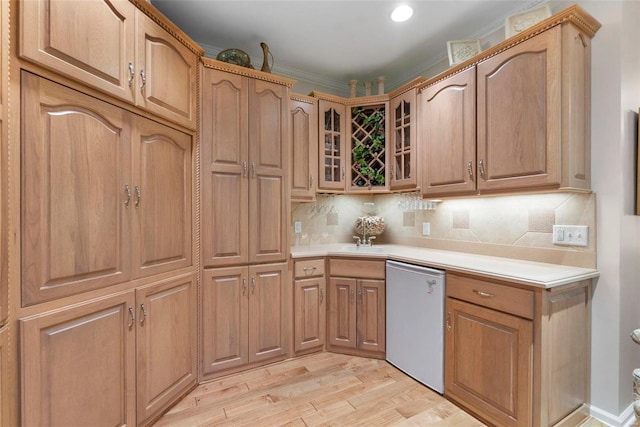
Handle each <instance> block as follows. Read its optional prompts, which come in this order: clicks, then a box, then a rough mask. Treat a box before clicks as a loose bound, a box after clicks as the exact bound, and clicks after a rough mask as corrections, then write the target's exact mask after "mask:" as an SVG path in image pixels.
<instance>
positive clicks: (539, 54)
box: [478, 26, 562, 190]
mask: <svg viewBox="0 0 640 427" xmlns="http://www.w3.org/2000/svg"><path fill="white" fill-rule="evenodd" d="M560 31H561V27H560V26H557V27H554V28H552V29H550V30H548V31H545V32H544V33H542V34H539V35H537V36H535V37H533V38H531V39H529V40H527V41H526V42H523V43H521V44H519V45H517V46H514V47H512V48H511V49H508V50H506V51H504V52H502V53H500V54H498V55H496V56H494V57H492V58H490V59H487V60H486V61H483V62H481V63H479V64H478V172H479V174H480V180H479V181H478V189H480V190H494V189H505V188H506V189H509V188H518V187H519V188H522V187H527V188H529V187H534V186H535V187H541V186H547V187H548V186H558V185H559V183H560V165H559V161H560V136H561V135H560V133H561V130H560V107H561V102H562V100H561V97H560V91H561V87H560V77H561V76H560V66H561V57H560V56H561V49H560Z"/></svg>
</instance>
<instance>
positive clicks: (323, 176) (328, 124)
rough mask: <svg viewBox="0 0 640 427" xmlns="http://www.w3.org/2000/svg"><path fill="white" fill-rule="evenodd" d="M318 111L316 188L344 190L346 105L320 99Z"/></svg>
mask: <svg viewBox="0 0 640 427" xmlns="http://www.w3.org/2000/svg"><path fill="white" fill-rule="evenodd" d="M318 113H319V119H320V135H319V137H320V138H319V139H320V141H319V142H320V150H319V153H320V156H319V165H318V166H319V168H318V171H319V175H320V176H319V177H318V188H319V189H321V190H344V188H345V176H346V165H345V160H346V159H345V157H346V155H345V151H346V149H345V145H346V144H345V141H346V135H345V116H346V106H345V105H344V104H340V103H337V102H333V101H328V100H324V99H320V100H319V102H318Z"/></svg>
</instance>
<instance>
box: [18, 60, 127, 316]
mask: <svg viewBox="0 0 640 427" xmlns="http://www.w3.org/2000/svg"><path fill="white" fill-rule="evenodd" d="M128 120H129V116H128V115H127V113H126V112H124V111H123V110H120V109H118V108H116V107H114V106H112V105H110V104H107V103H104V102H101V101H98V100H96V99H95V98H92V97H89V96H86V95H83V94H81V93H80V92H76V91H74V90H71V89H68V88H66V87H64V86H61V85H58V84H55V83H53V82H50V81H49V80H45V79H41V78H39V77H37V76H35V75H33V74H30V73H27V72H23V74H22V150H23V151H22V257H21V259H22V297H23V304H25V305H30V304H35V303H39V302H43V301H47V300H51V299H55V298H60V297H63V296H69V295H73V294H77V293H80V292H86V291H89V290H94V289H97V288H101V287H105V286H109V285H112V284H115V283H120V282H124V281H126V280H128V279H129V278H130V276H131V261H130V260H131V256H130V236H131V232H130V220H131V215H130V211H131V210H132V209H134V208H133V203H132V198H131V197H129V195H128V194H129V192H130V191H132V190H133V184H132V181H131V146H130V125H129V123H128Z"/></svg>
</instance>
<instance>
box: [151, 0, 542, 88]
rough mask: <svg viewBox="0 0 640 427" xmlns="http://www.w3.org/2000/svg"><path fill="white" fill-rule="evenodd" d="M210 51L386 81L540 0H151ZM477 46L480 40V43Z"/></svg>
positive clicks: (313, 76)
mask: <svg viewBox="0 0 640 427" xmlns="http://www.w3.org/2000/svg"><path fill="white" fill-rule="evenodd" d="M151 3H152V4H153V5H154V6H155V7H157V8H158V9H159V10H160V11H161V12H162V13H163V14H164V15H165V16H167V17H168V18H169V19H170V20H171V21H173V22H174V23H175V24H176V25H178V26H179V27H180V28H181V29H182V30H183V31H184V32H185V33H187V34H188V35H189V36H190V37H191V38H192V39H193V40H195V41H196V42H198V43H199V44H200V45H201V46H202V47H203V48H204V49H205V50H206V52H207V56H213V57H215V56H216V55H217V54H218V53H219V52H220V51H221V50H224V49H227V48H238V49H242V50H244V51H245V52H247V53H248V54H249V55H250V57H251V62H252V65H253V66H254V67H255V68H260V67H261V65H262V62H263V61H262V57H263V53H262V49H261V48H260V42H266V43H267V44H268V45H269V48H270V51H271V53H272V55H273V58H274V62H273V67H272V68H273V72H275V73H277V74H282V75H286V76H289V77H292V78H297V79H300V78H301V77H302V78H303V79H304V78H306V80H311V81H313V80H323V81H326V82H332V83H333V84H334V85H335V86H343V87H348V81H349V80H351V79H357V80H360V81H364V80H373V79H375V78H376V77H377V76H385V77H386V82H387V89H393V86H394V85H395V86H397V85H399V84H401V83H403V82H406V81H408V80H410V79H411V78H413V77H416V76H418V75H420V74H421V71H423V70H425V69H426V68H428V67H429V66H430V65H433V64H435V63H437V62H438V61H441V60H442V59H443V58H446V57H447V50H446V43H447V41H448V40H462V39H478V38H482V37H483V36H485V35H487V34H489V33H491V32H493V31H495V30H497V29H499V28H501V27H502V26H503V25H504V19H505V17H506V16H508V15H511V14H514V13H518V12H521V11H523V10H526V9H529V8H531V7H533V6H536V5H539V4H540V3H542V0H527V1H524V0H406V1H389V0H343V1H333V0H277V1H267V0H253V1H245V0H151ZM401 3H403V4H409V5H410V6H412V7H413V9H414V13H413V17H412V18H411V19H409V20H408V21H407V22H404V23H396V22H393V21H391V19H390V18H389V16H390V14H391V11H392V9H393V8H394V6H396V5H398V4H401ZM483 48H485V46H483Z"/></svg>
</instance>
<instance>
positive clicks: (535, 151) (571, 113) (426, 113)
mask: <svg viewBox="0 0 640 427" xmlns="http://www.w3.org/2000/svg"><path fill="white" fill-rule="evenodd" d="M599 28H600V24H599V23H598V22H597V21H595V20H594V19H593V18H592V17H591V16H589V15H587V14H586V13H584V12H583V11H582V10H581V9H579V8H577V7H572V8H568V9H566V10H565V11H563V12H561V13H560V14H558V15H556V16H553V17H551V18H549V19H548V20H545V22H544V23H540V24H538V25H536V26H535V27H532V28H531V29H528V30H525V31H523V32H521V33H519V34H517V35H515V36H513V37H512V38H510V39H509V40H505V41H504V42H503V43H500V44H498V45H496V46H494V47H492V48H490V49H487V50H486V51H483V52H482V53H480V54H479V55H477V56H475V57H474V58H471V59H469V60H468V61H465V62H464V63H462V64H460V65H457V66H454V67H453V68H451V69H449V70H447V71H445V72H444V73H442V74H440V75H438V76H435V77H434V78H432V79H430V80H429V81H427V82H424V83H422V84H420V85H419V86H418V89H419V90H420V91H421V96H422V101H421V102H422V106H423V112H422V122H423V130H422V135H423V137H422V138H423V146H424V154H423V156H422V158H423V160H422V180H421V181H422V186H421V187H422V193H423V195H424V196H425V197H430V196H447V195H462V194H475V193H480V194H487V193H498V192H512V191H532V190H548V189H564V190H579V191H580V190H589V189H590V185H591V184H590V163H591V159H590V150H591V148H590V144H591V143H590V128H591V125H590V116H591V113H590V109H591V99H590V91H591V76H590V73H591V37H593V36H594V35H595V33H596V32H597V31H598V29H599ZM473 73H475V77H472V74H473ZM474 79H475V82H474ZM474 83H475V84H474ZM474 99H475V101H474Z"/></svg>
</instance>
